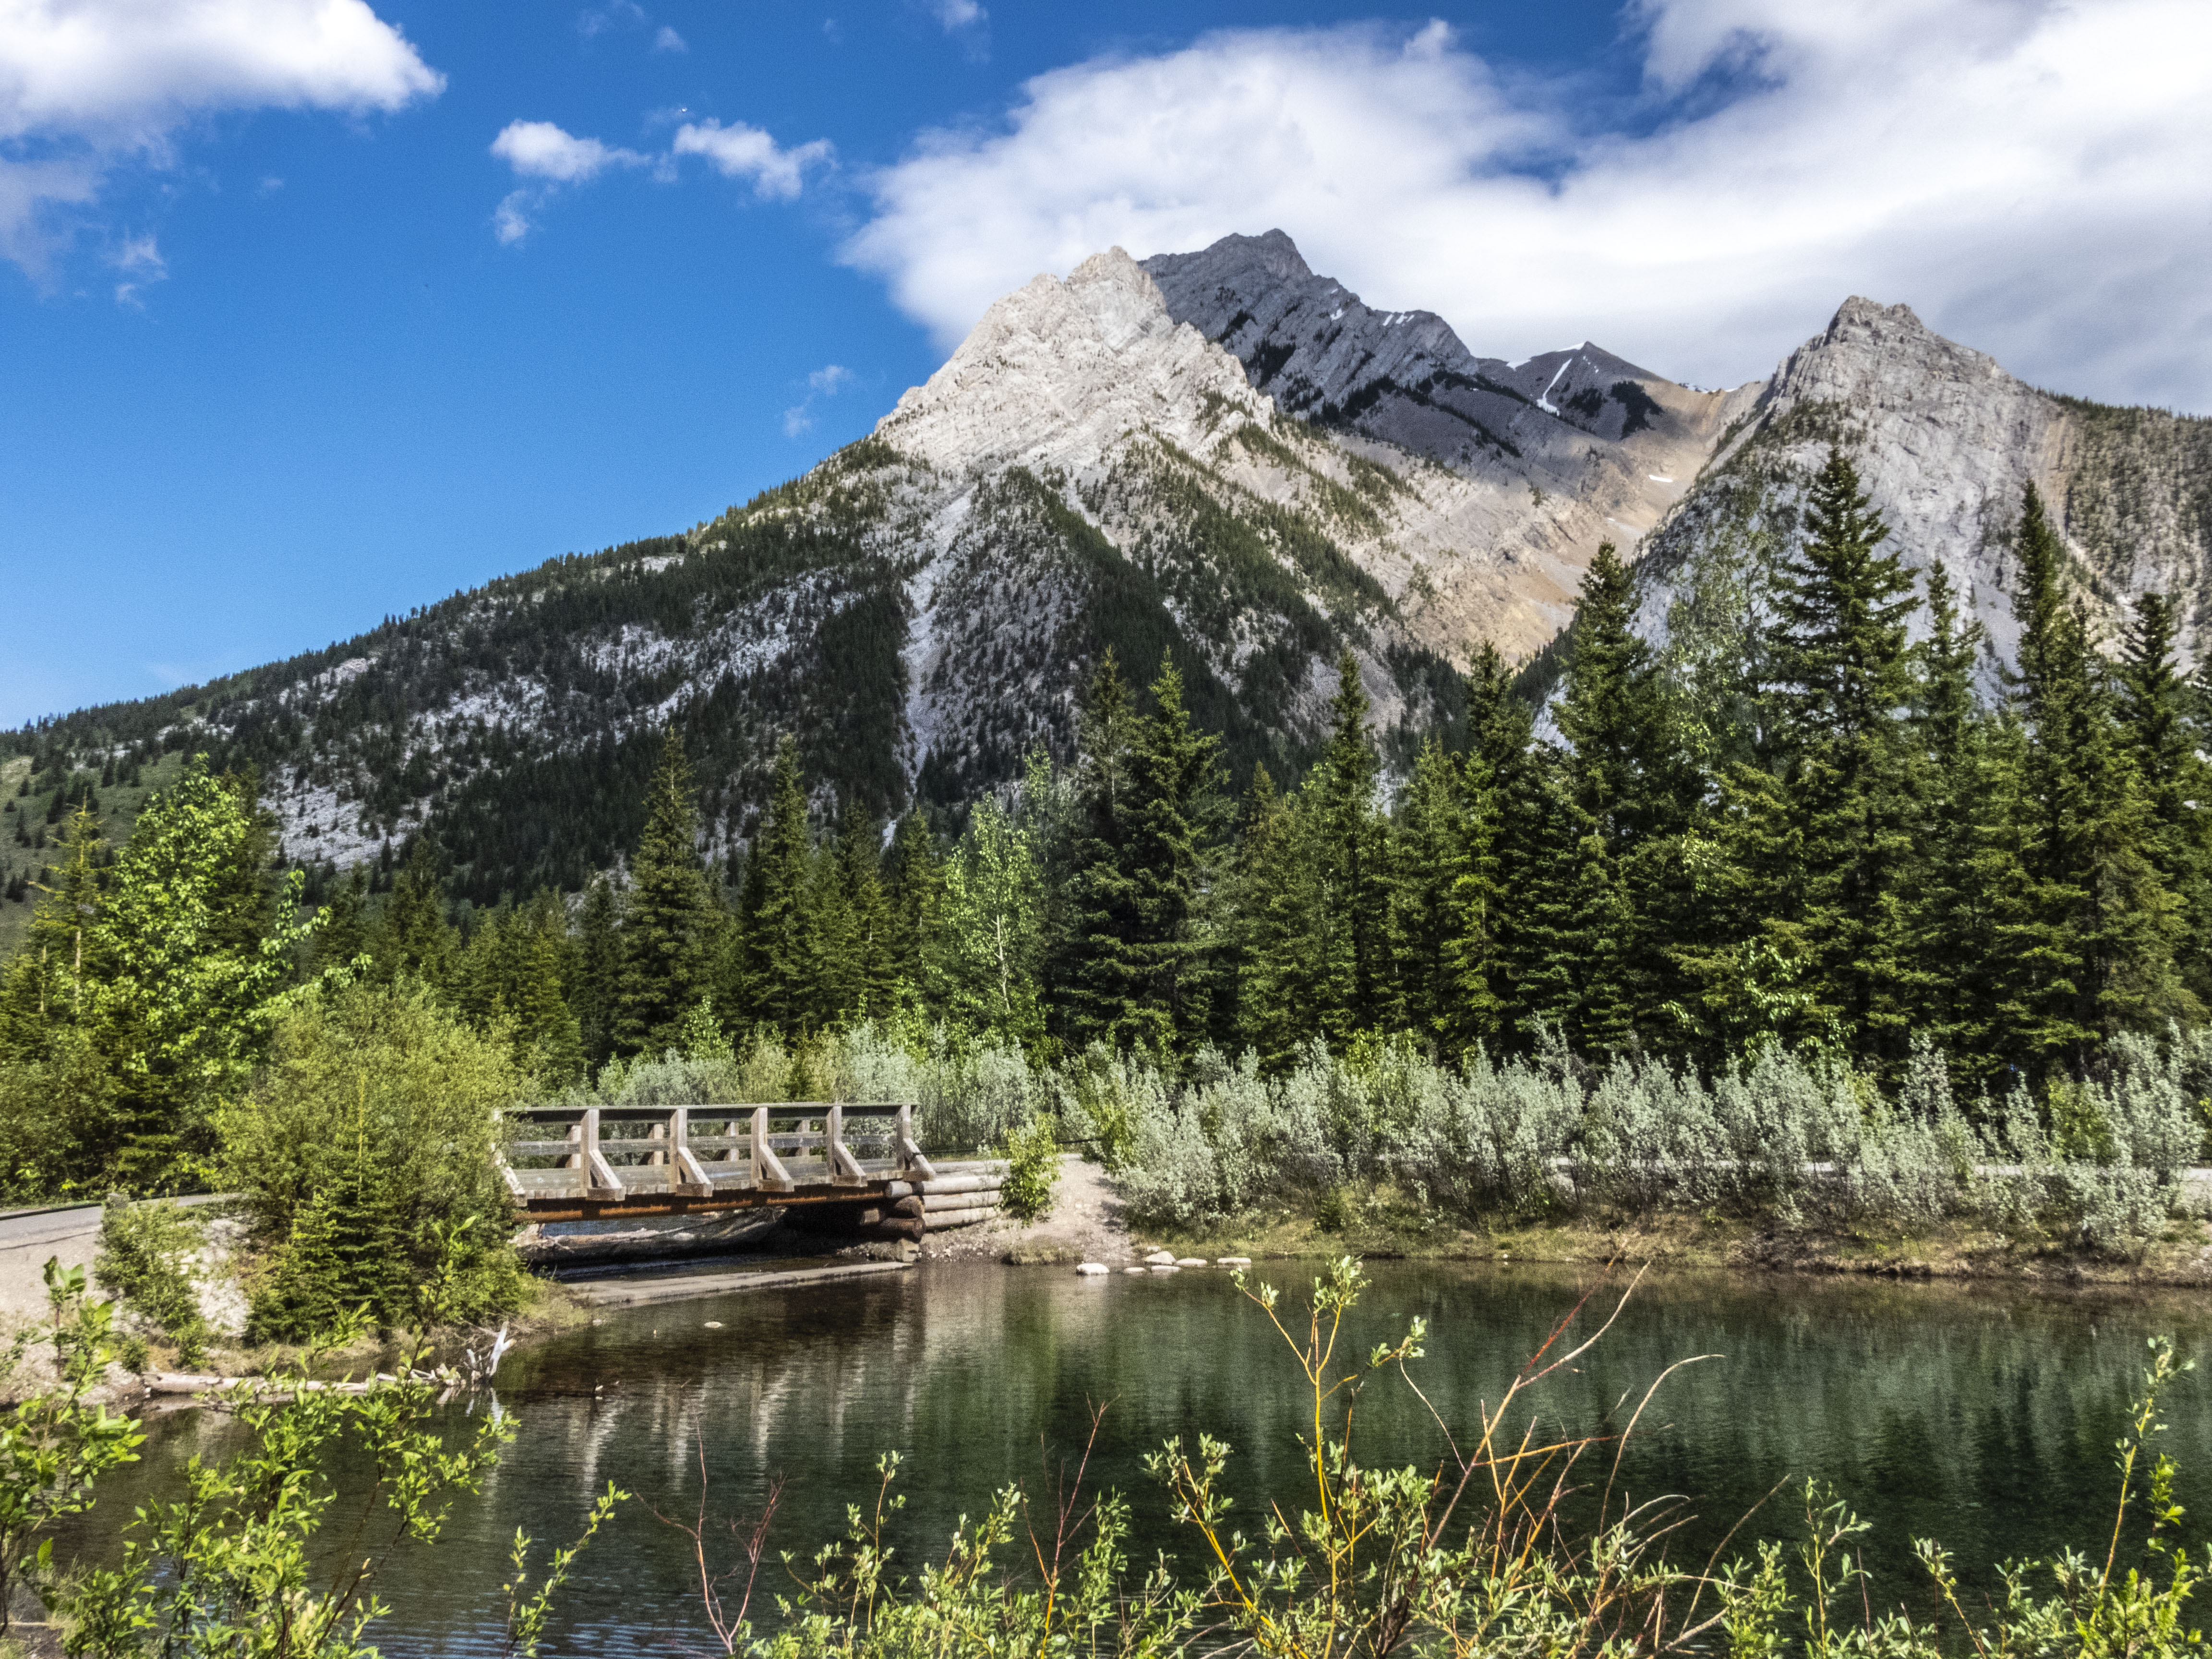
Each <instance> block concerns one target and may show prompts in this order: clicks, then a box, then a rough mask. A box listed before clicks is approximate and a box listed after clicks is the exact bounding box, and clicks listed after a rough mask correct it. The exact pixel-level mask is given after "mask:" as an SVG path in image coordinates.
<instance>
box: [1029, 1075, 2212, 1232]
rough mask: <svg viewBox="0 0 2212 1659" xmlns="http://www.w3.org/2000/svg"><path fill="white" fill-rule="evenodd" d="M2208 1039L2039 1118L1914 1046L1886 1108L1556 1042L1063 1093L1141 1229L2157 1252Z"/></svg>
mask: <svg viewBox="0 0 2212 1659" xmlns="http://www.w3.org/2000/svg"><path fill="white" fill-rule="evenodd" d="M2205 1053H2206V1049H2205V1045H2204V1042H2203V1038H2202V1037H2201V1036H2197V1035H2194V1034H2183V1033H2180V1032H2178V1031H2177V1032H2173V1033H2171V1034H2170V1036H2169V1039H2168V1041H2167V1042H2164V1043H2159V1042H2153V1041H2151V1040H2150V1039H2148V1038H2147V1037H2142V1036H2121V1037H2119V1038H2117V1039H2115V1041H2114V1042H2112V1045H2111V1047H2110V1048H2109V1049H2108V1050H2107V1052H2106V1054H2105V1056H2104V1058H2103V1059H2102V1060H2101V1061H2100V1064H2099V1066H2098V1068H2097V1069H2096V1071H2095V1072H2094V1073H2093V1074H2091V1075H2090V1076H2088V1077H2087V1078H2085V1079H2081V1080H2080V1081H2078V1082H2076V1083H2074V1084H2071V1085H2064V1086H2063V1091H2057V1090H2055V1091H2053V1092H2054V1095H2055V1096H2056V1097H2057V1107H2056V1109H2054V1108H2053V1107H2051V1105H2049V1104H2046V1105H2045V1106H2043V1107H2039V1106H2038V1104H2037V1103H2036V1102H2034V1101H2033V1099H2031V1097H2029V1095H2028V1093H2027V1090H2026V1089H2025V1087H2021V1086H2015V1089H2014V1090H2013V1091H2011V1092H2010V1093H2009V1094H2008V1095H2007V1096H2005V1097H2003V1098H2002V1099H1997V1100H1990V1099H1987V1098H1984V1099H1979V1100H1977V1101H1975V1102H1973V1103H1972V1109H1971V1110H1970V1109H1968V1108H1967V1107H1966V1106H1963V1105H1962V1104H1961V1103H1960V1102H1958V1101H1956V1100H1955V1099H1954V1097H1953V1094H1952V1089H1951V1083H1950V1077H1949V1072H1948V1067H1947V1066H1945V1064H1944V1062H1943V1060H1942V1056H1941V1055H1940V1054H1938V1053H1937V1052H1936V1050H1935V1049H1934V1048H1933V1047H1932V1046H1931V1045H1929V1044H1928V1043H1927V1042H1919V1043H1917V1044H1916V1046H1915V1048H1914V1049H1913V1051H1912V1055H1911V1060H1910V1062H1909V1063H1908V1065H1907V1066H1905V1073H1904V1076H1903V1079H1902V1080H1901V1082H1900V1083H1899V1085H1898V1086H1897V1087H1896V1088H1895V1089H1893V1090H1884V1089H1882V1088H1880V1087H1878V1086H1877V1085H1875V1082H1874V1080H1873V1079H1871V1078H1869V1076H1868V1075H1867V1074H1866V1073H1863V1072H1859V1071H1857V1070H1855V1069H1853V1068H1852V1067H1850V1066H1848V1065H1846V1064H1841V1063H1837V1062H1832V1061H1830V1060H1824V1059H1822V1058H1820V1057H1819V1056H1817V1055H1813V1056H1808V1055H1805V1054H1796V1053H1792V1052H1790V1050H1787V1049H1784V1048H1780V1047H1770V1048H1765V1049H1764V1050H1762V1051H1761V1052H1759V1054H1756V1055H1754V1056H1753V1057H1751V1058H1749V1059H1747V1060H1742V1061H1740V1062H1737V1063H1735V1064H1732V1065H1730V1066H1726V1067H1723V1069H1722V1070H1721V1071H1720V1072H1719V1073H1717V1074H1715V1075H1712V1076H1711V1077H1705V1076H1701V1075H1700V1074H1699V1073H1697V1072H1696V1071H1695V1070H1694V1069H1692V1067H1690V1066H1686V1065H1681V1064H1673V1063H1669V1062H1668V1061H1665V1060H1655V1059H1648V1058H1642V1057H1634V1056H1632V1057H1626V1058H1623V1059H1620V1060H1616V1061H1614V1062H1613V1064H1611V1065H1610V1066H1607V1067H1605V1068H1604V1069H1603V1070H1602V1071H1597V1072H1591V1071H1589V1070H1588V1069H1587V1068H1585V1067H1583V1066H1580V1065H1579V1064H1578V1063H1577V1062H1576V1061H1575V1060H1573V1058H1572V1057H1571V1056H1570V1055H1569V1054H1566V1052H1565V1050H1564V1048H1561V1047H1560V1046H1559V1044H1558V1043H1557V1042H1556V1041H1554V1042H1550V1043H1547V1044H1545V1045H1542V1046H1540V1047H1539V1048H1538V1050H1537V1051H1536V1052H1535V1053H1534V1054H1531V1055H1528V1056H1516V1057H1513V1058H1510V1059H1508V1060H1504V1061H1502V1062H1500V1061H1498V1060H1492V1058H1491V1057H1490V1056H1489V1055H1487V1054H1485V1053H1483V1052H1482V1051H1480V1050H1476V1051H1475V1052H1474V1053H1473V1054H1470V1055H1469V1056H1468V1061H1467V1063H1466V1064H1465V1065H1464V1066H1451V1065H1449V1064H1445V1063H1443V1062H1440V1061H1438V1060H1436V1059H1434V1058H1433V1057H1431V1055H1430V1054H1428V1053H1427V1052H1425V1050H1424V1049H1423V1048H1421V1047H1419V1045H1417V1044H1416V1043H1414V1042H1411V1041H1410V1040H1404V1039H1396V1040H1390V1041H1381V1042H1376V1041H1370V1042H1355V1043H1354V1044H1353V1045H1352V1048H1351V1049H1350V1051H1349V1052H1348V1053H1346V1054H1343V1055H1334V1054H1330V1053H1329V1052H1328V1050H1327V1049H1326V1048H1323V1047H1322V1045H1321V1044H1319V1043H1318V1042H1316V1043H1315V1044H1313V1045H1312V1046H1310V1048H1309V1049H1308V1050H1307V1052H1306V1054H1305V1056H1304V1060H1302V1062H1301V1063H1300V1064H1298V1065H1297V1066H1295V1067H1293V1068H1291V1070H1290V1071H1289V1072H1287V1073H1285V1075H1283V1076H1282V1077H1280V1078H1279V1079H1267V1078H1265V1077H1263V1076H1262V1075H1261V1073H1260V1071H1259V1068H1258V1067H1257V1066H1256V1064H1255V1062H1254V1060H1253V1059H1252V1058H1251V1057H1250V1056H1249V1055H1247V1056H1245V1057H1243V1059H1241V1060H1236V1061H1229V1060H1224V1059H1223V1058H1221V1057H1220V1056H1218V1055H1217V1054H1211V1053H1206V1054H1201V1055H1200V1056H1199V1058H1198V1060H1197V1061H1196V1063H1195V1064H1194V1066H1192V1067H1191V1068H1190V1069H1189V1072H1188V1074H1187V1075H1186V1076H1184V1077H1182V1078H1180V1079H1178V1078H1176V1077H1174V1076H1172V1075H1171V1074H1170V1073H1167V1072H1165V1071H1164V1070H1162V1069H1161V1068H1160V1067H1158V1066H1155V1065H1153V1064H1152V1063H1151V1062H1150V1061H1148V1060H1146V1059H1145V1058H1144V1057H1143V1056H1141V1055H1120V1056H1116V1055H1111V1054H1104V1053H1101V1052H1094V1053H1092V1054H1087V1055H1085V1056H1082V1057H1080V1058H1079V1060H1076V1061H1075V1062H1073V1064H1071V1065H1070V1066H1066V1067H1063V1068H1062V1069H1061V1071H1060V1073H1057V1074H1055V1075H1054V1078H1052V1079H1049V1090H1050V1092H1051V1093H1052V1094H1053V1096H1054V1099H1055V1102H1056V1107H1057V1110H1058V1112H1059V1115H1060V1121H1062V1123H1063V1124H1065V1125H1067V1126H1069V1127H1068V1131H1067V1133H1069V1135H1070V1136H1071V1138H1074V1139H1090V1140H1091V1141H1093V1142H1095V1144H1097V1146H1100V1147H1101V1148H1102V1149H1103V1151H1104V1152H1105V1154H1106V1157H1107V1159H1108V1161H1109V1164H1112V1165H1114V1166H1115V1170H1116V1174H1117V1176H1118V1177H1119V1181H1120V1184H1121V1191H1122V1194H1123V1195H1124V1196H1125V1197H1126V1198H1127V1200H1129V1202H1130V1204H1131V1206H1132V1207H1133V1210H1134V1211H1135V1212H1136V1213H1137V1214H1138V1215H1139V1216H1140V1217H1143V1218H1146V1219H1148V1220H1152V1221H1155V1222H1159V1223H1167V1224H1173V1225H1183V1226H1200V1225H1208V1224H1216V1223H1219V1222H1223V1221H1225V1220H1227V1219H1229V1218H1232V1217H1236V1216H1238V1215H1241V1214H1243V1213H1246V1212H1249V1211H1250V1210H1251V1209H1252V1208H1253V1207H1254V1206H1256V1205H1258V1204H1260V1203H1261V1202H1262V1201H1264V1200H1271V1199H1282V1198H1291V1199H1293V1200H1296V1199H1299V1198H1304V1199H1305V1200H1309V1201H1316V1202H1317V1201H1318V1200H1320V1199H1321V1197H1322V1195H1323V1194H1328V1193H1331V1192H1333V1191H1334V1190H1336V1189H1337V1188H1340V1187H1341V1186H1342V1185H1344V1184H1346V1183H1369V1184H1375V1183H1390V1184H1393V1185H1395V1186H1396V1187H1398V1188H1401V1189H1402V1190H1404V1191H1405V1192H1406V1193H1407V1194H1410V1195H1412V1196H1413V1197H1415V1198H1416V1199H1418V1200H1420V1201H1421V1202H1422V1203H1423V1204H1424V1205H1425V1206H1429V1207H1433V1208H1437V1209H1441V1210H1443V1211H1445V1212H1452V1213H1456V1214H1459V1215H1462V1216H1477V1215H1484V1216H1505V1217H1510V1218H1528V1217H1533V1216H1538V1215H1541V1214H1544V1213H1547V1212H1577V1211H1583V1210H1590V1209H1600V1210H1603V1211H1606V1212H1613V1213H1630V1214H1644V1213H1649V1212H1652V1211H1654V1210H1656V1209H1658V1208H1661V1207H1662V1206H1684V1207H1692V1208H1698V1209H1718V1210H1721V1211H1723V1212H1729V1213H1735V1214H1740V1215H1750V1216H1762V1217H1773V1218H1778V1219H1780V1220H1782V1221H1784V1223H1787V1224H1790V1225H1853V1224H1857V1223H1861V1222H1866V1221H1872V1220H1882V1221H1889V1222H1894V1223H1899V1224H1902V1225H1927V1224H1930V1223H1933V1222H1936V1221H1939V1220H1942V1219H1943V1218H1947V1217H1954V1216H1960V1215H1978V1216H1982V1217H1984V1218H1987V1219H1989V1220H1990V1221H1991V1222H1993V1223H1997V1224H2002V1225H2044V1226H2047V1227H2051V1228H2053V1229H2055V1230H2058V1231H2068V1232H2070V1233H2072V1234H2074V1235H2075V1236H2077V1237H2079V1239H2080V1241H2081V1242H2082V1243H2087V1244H2089V1245H2091V1246H2093V1247H2098V1248H2118V1247H2123V1246H2125V1245H2126V1244H2128V1243H2130V1241H2135V1240H2140V1239H2141V1238H2142V1237H2145V1236H2147V1235H2148V1234H2150V1233H2152V1232H2154V1231H2156V1230H2157V1229H2158V1227H2159V1226H2160V1225H2162V1223H2163V1222H2164V1221H2165V1219H2166V1217H2167V1216H2168V1215H2169V1214H2171V1213H2172V1212H2173V1210H2174V1209H2175V1208H2176V1207H2177V1206H2179V1204H2180V1203H2181V1201H2182V1198H2183V1194H2182V1177H2183V1174H2184V1172H2185V1170H2187V1168H2188V1167H2189V1166H2190V1165H2191V1163H2192V1162H2193V1161H2194V1160H2195V1159H2196V1158H2197V1156H2198V1154H2199V1152H2200V1149H2201V1147H2202V1144H2203V1134H2204V1125H2205V1118H2204V1113H2203V1106H2202V1104H2201V1102H2202V1098H2203V1097H2202V1095H2201V1094H2200V1093H2199V1092H2198V1091H2199V1087H2200V1085H2202V1083H2203V1081H2204V1079H2205V1078H2206V1075H2207V1067H2206V1065H2205V1060H2204V1055H2205Z"/></svg>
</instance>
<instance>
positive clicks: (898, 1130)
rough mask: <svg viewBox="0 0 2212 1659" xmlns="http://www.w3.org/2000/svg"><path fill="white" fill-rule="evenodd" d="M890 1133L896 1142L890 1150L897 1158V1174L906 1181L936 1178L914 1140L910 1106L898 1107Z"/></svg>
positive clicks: (935, 1173) (912, 1115) (912, 1112)
mask: <svg viewBox="0 0 2212 1659" xmlns="http://www.w3.org/2000/svg"><path fill="white" fill-rule="evenodd" d="M891 1134H892V1136H893V1138H894V1139H895V1140H896V1145H895V1146H893V1147H892V1149H891V1151H892V1154H893V1156H894V1157H896V1158H897V1159H898V1172H899V1174H900V1175H901V1176H903V1177H905V1178H906V1179H907V1180H908V1181H934V1180H936V1179H937V1171H936V1170H933V1169H932V1168H931V1167H930V1163H929V1160H928V1159H927V1158H924V1157H923V1156H922V1155H921V1147H920V1146H917V1145H916V1144H915V1139H914V1108H913V1107H912V1106H910V1105H909V1106H902V1107H900V1108H899V1109H898V1116H897V1118H896V1120H895V1121H894V1124H893V1127H892V1129H891Z"/></svg>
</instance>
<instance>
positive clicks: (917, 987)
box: [884, 810, 945, 1002]
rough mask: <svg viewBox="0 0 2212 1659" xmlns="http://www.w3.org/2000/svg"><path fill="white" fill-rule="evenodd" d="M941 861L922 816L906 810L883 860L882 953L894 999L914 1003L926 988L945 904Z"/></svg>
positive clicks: (933, 838)
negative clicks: (883, 934)
mask: <svg viewBox="0 0 2212 1659" xmlns="http://www.w3.org/2000/svg"><path fill="white" fill-rule="evenodd" d="M944 889H945V875H944V863H943V860H940V859H939V857H938V854H937V838H936V837H935V836H933V835H932V834H931V833H930V830H929V824H928V823H927V820H925V819H924V818H923V817H922V816H921V813H920V812H919V811H911V810H910V811H908V813H907V815H906V816H905V817H902V818H901V819H900V820H899V825H898V829H897V830H896V832H894V833H893V835H892V836H891V845H890V854H889V855H888V856H887V858H886V859H885V860H884V908H885V911H886V918H885V939H886V941H887V945H886V950H885V952H884V955H885V960H886V963H887V964H888V966H889V968H890V975H891V983H892V985H893V987H894V995H895V997H896V998H898V999H901V1000H905V1001H907V1002H912V1001H913V1000H915V999H918V998H919V997H920V996H921V994H922V987H923V986H924V985H925V984H927V981H928V976H929V963H930V961H931V960H932V958H933V956H934V954H935V952H936V950H937V933H938V925H939V914H940V910H941V908H942V903H943V897H944Z"/></svg>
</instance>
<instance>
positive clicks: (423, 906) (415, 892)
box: [369, 836, 460, 991]
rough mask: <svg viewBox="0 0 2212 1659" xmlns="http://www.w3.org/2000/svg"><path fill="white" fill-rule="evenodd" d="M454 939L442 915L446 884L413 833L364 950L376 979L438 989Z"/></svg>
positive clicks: (442, 983)
mask: <svg viewBox="0 0 2212 1659" xmlns="http://www.w3.org/2000/svg"><path fill="white" fill-rule="evenodd" d="M459 944H460V941H459V937H458V936H457V935H456V934H455V933H454V932H453V924H452V923H451V922H450V921H447V919H446V889H445V884H444V883H443V882H442V881H441V880H440V879H439V877H438V859H437V854H435V853H434V852H433V851H432V850H431V848H430V842H429V840H428V837H426V836H416V837H415V840H414V842H413V843H412V845H410V847H409V848H408V850H407V862H406V864H405V866H404V867H403V868H402V869H401V870H400V872H399V874H398V876H397V877H396V878H394V879H393V881H392V893H391V896H389V897H388V898H386V900H385V903H384V908H383V909H382V910H381V911H380V912H379V913H378V915H377V918H376V926H375V927H374V930H373V931H372V933H371V936H370V944H369V954H370V955H371V957H373V958H374V961H375V963H376V977H377V978H378V979H379V980H380V981H391V980H394V979H399V978H413V979H418V980H420V981H422V982H423V983H424V984H425V985H428V986H429V987H431V988H432V989H433V990H438V991H442V990H443V989H444V988H445V987H446V984H447V981H448V979H449V978H450V977H451V974H452V969H453V956H454V953H455V951H457V950H458V949H459Z"/></svg>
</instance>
